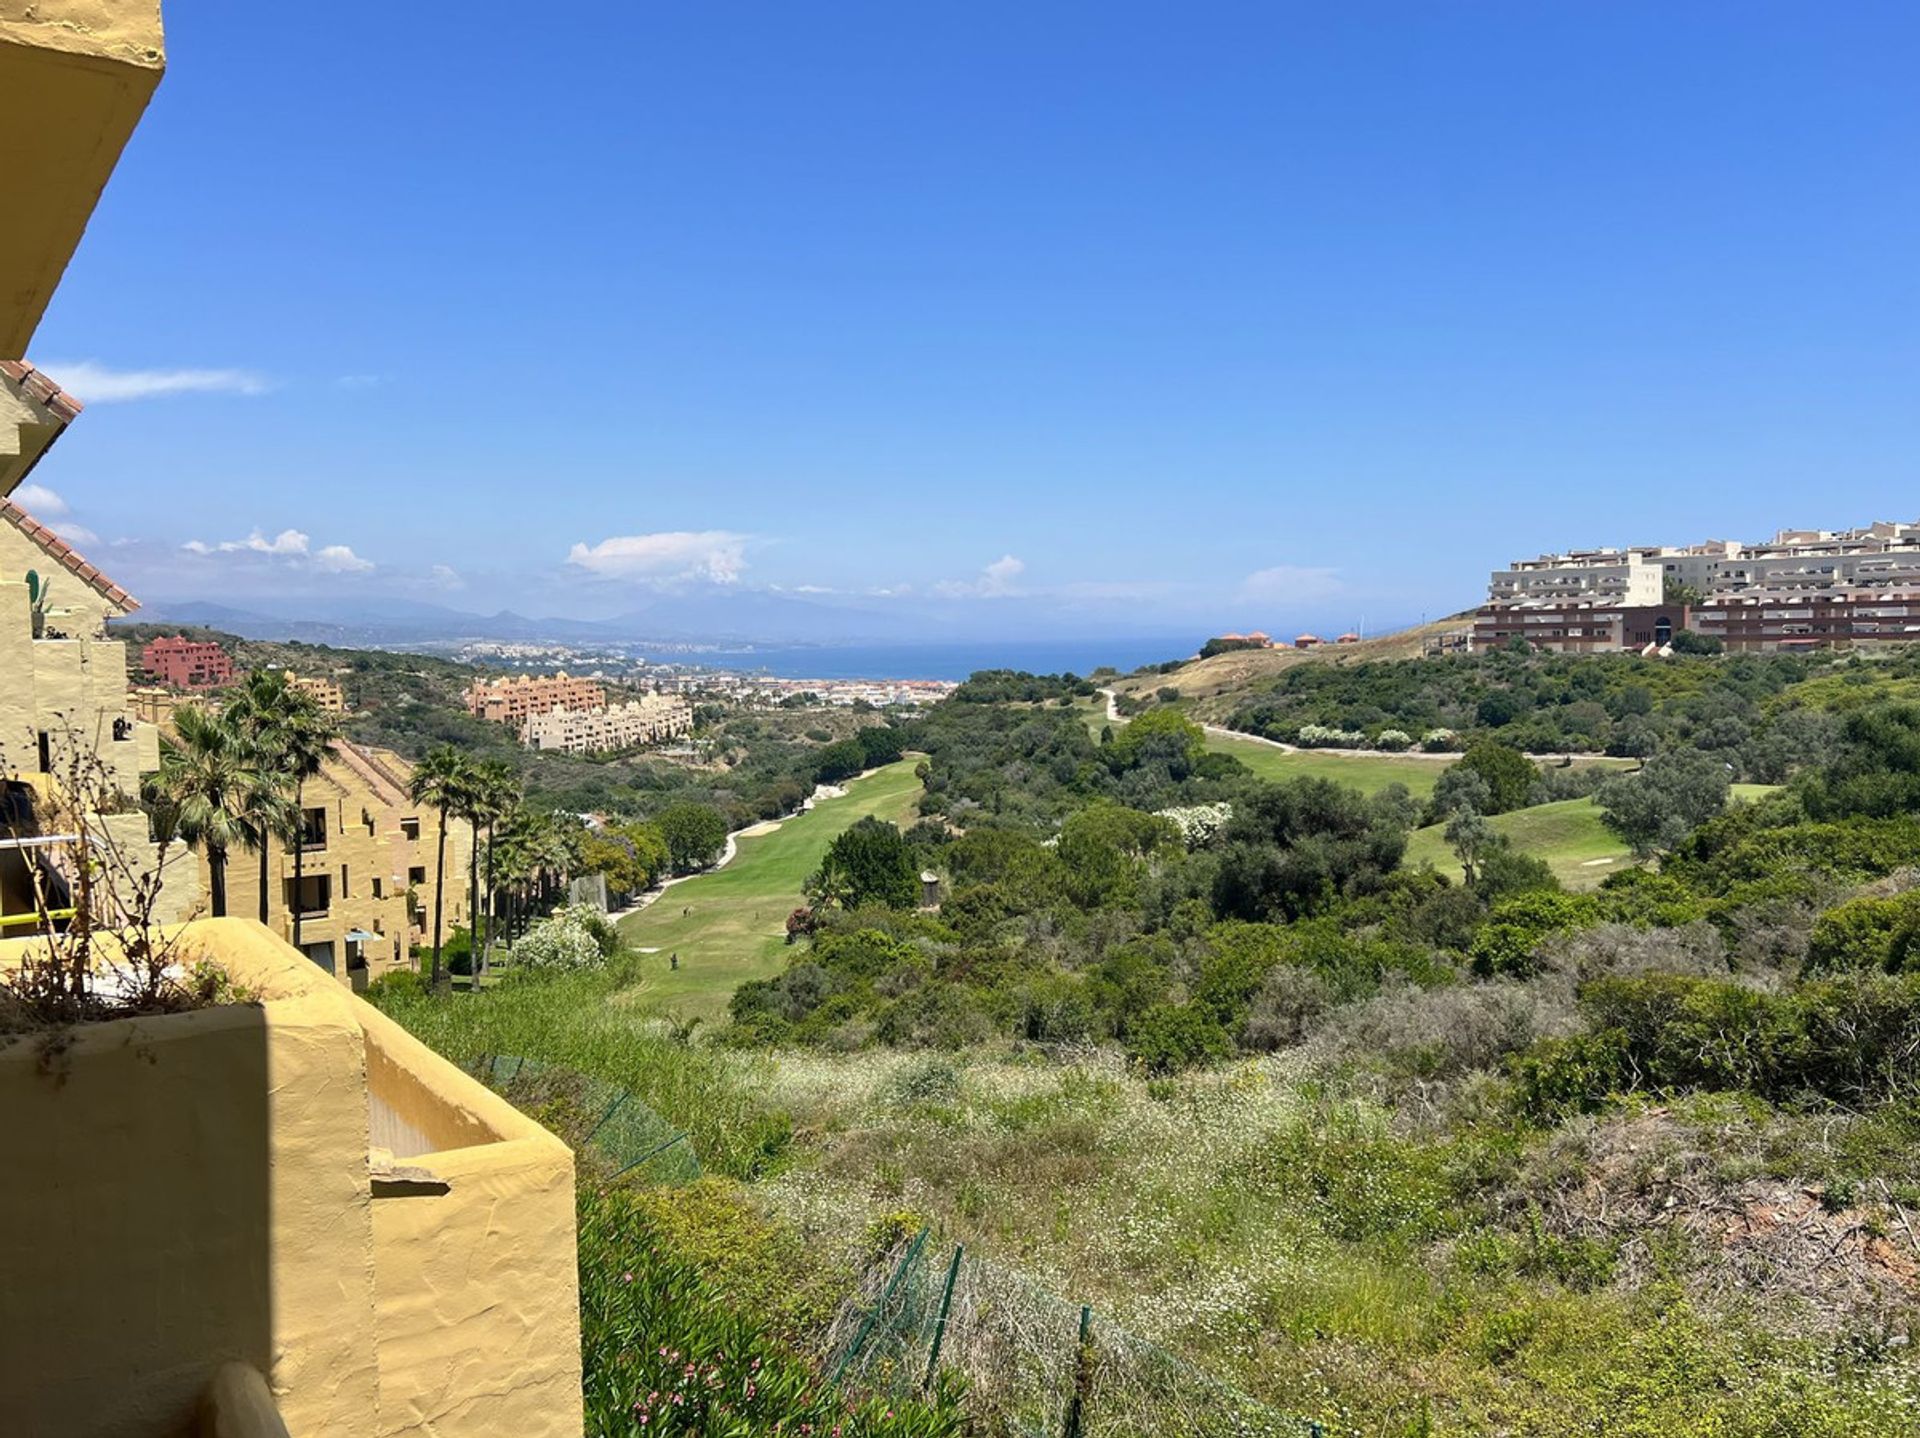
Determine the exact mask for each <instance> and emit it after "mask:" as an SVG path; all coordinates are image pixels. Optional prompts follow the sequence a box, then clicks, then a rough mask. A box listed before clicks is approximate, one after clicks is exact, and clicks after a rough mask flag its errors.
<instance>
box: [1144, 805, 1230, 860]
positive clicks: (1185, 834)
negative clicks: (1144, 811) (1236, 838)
mask: <svg viewBox="0 0 1920 1438" xmlns="http://www.w3.org/2000/svg"><path fill="white" fill-rule="evenodd" d="M1155 817H1156V818H1160V819H1165V820H1167V821H1168V822H1170V823H1171V824H1172V825H1173V827H1174V828H1176V829H1178V830H1179V831H1180V842H1181V843H1183V844H1185V845H1186V846H1187V847H1188V848H1189V849H1197V848H1199V847H1200V846H1201V845H1203V844H1208V843H1211V842H1212V841H1213V838H1214V836H1215V835H1216V834H1218V833H1219V832H1220V831H1221V830H1222V829H1224V828H1226V826H1227V820H1229V819H1231V818H1232V817H1233V805H1231V804H1229V803H1227V802H1225V801H1224V800H1223V801H1221V802H1220V803H1218V804H1189V805H1188V806H1187V807H1186V808H1184V809H1160V810H1157V811H1156V813H1155Z"/></svg>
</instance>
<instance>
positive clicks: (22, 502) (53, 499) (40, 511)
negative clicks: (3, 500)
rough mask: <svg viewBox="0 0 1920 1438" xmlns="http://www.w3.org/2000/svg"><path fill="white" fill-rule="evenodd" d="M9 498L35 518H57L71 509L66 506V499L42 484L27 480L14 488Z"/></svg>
mask: <svg viewBox="0 0 1920 1438" xmlns="http://www.w3.org/2000/svg"><path fill="white" fill-rule="evenodd" d="M11 498H12V499H13V502H14V503H15V504H17V505H19V506H20V507H21V508H22V509H24V510H26V511H27V513H29V514H31V515H32V516H33V517H34V518H35V519H59V518H61V517H62V516H63V515H67V514H71V513H72V512H73V511H72V510H71V509H69V508H68V507H67V502H66V500H64V499H62V498H61V497H60V496H59V495H58V494H56V493H54V491H52V490H51V489H48V488H47V487H46V486H45V485H44V484H34V483H32V482H31V481H29V482H28V483H26V484H23V485H21V486H20V487H19V488H18V489H16V490H15V491H14V492H13V494H12V496H11Z"/></svg>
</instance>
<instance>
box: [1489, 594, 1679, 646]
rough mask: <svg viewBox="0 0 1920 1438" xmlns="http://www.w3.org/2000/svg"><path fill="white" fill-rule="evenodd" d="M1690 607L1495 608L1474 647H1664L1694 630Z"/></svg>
mask: <svg viewBox="0 0 1920 1438" xmlns="http://www.w3.org/2000/svg"><path fill="white" fill-rule="evenodd" d="M1688 618H1689V611H1688V609H1687V607H1686V606H1685V605H1661V604H1635V605H1624V604H1604V603H1592V602H1581V601H1577V600H1559V601H1552V602H1538V603H1534V604H1489V605H1487V606H1486V607H1485V608H1483V609H1482V610H1481V611H1480V612H1479V613H1478V614H1477V615H1475V616H1474V622H1473V646H1472V647H1473V648H1474V649H1487V648H1491V647H1493V646H1495V645H1500V644H1506V643H1509V642H1511V641H1512V640H1515V639H1524V640H1526V641H1527V643H1528V644H1529V645H1530V646H1531V647H1532V648H1535V649H1544V650H1548V651H1549V652H1552V653H1555V654H1616V653H1619V652H1621V651H1622V650H1629V649H1631V650H1640V649H1645V648H1646V647H1647V646H1648V645H1649V644H1651V645H1653V646H1654V647H1655V648H1660V647H1662V646H1664V645H1666V644H1667V643H1669V642H1670V641H1671V640H1672V639H1673V636H1674V635H1675V634H1678V633H1679V632H1680V631H1681V630H1683V629H1685V628H1687V627H1688Z"/></svg>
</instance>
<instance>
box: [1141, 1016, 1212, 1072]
mask: <svg viewBox="0 0 1920 1438" xmlns="http://www.w3.org/2000/svg"><path fill="white" fill-rule="evenodd" d="M1127 1052H1128V1053H1130V1054H1132V1055H1133V1056H1134V1057H1135V1058H1136V1059H1138V1060H1140V1062H1141V1063H1143V1064H1145V1065H1146V1066H1147V1068H1148V1069H1149V1070H1151V1071H1152V1072H1154V1073H1168V1072H1171V1071H1172V1070H1174V1069H1183V1068H1191V1067H1192V1066H1193V1065H1195V1064H1198V1063H1206V1062H1208V1061H1210V1060H1217V1059H1223V1058H1226V1057H1227V1056H1228V1055H1229V1054H1231V1053H1232V1052H1233V1040H1232V1039H1230V1038H1228V1036H1227V1031H1226V1029H1224V1028H1222V1027H1221V1025H1220V1020H1219V1019H1218V1018H1216V1017H1215V1016H1214V1013H1213V1011H1212V1010H1211V1009H1209V1008H1207V1007H1206V1006H1205V1005H1203V1004H1198V1003H1185V1004H1155V1005H1154V1006H1153V1007H1152V1008H1150V1009H1148V1010H1147V1011H1146V1012H1145V1013H1144V1014H1142V1015H1141V1016H1140V1021H1139V1022H1138V1023H1137V1024H1135V1025H1134V1026H1133V1031H1132V1032H1131V1033H1129V1034H1128V1035H1127Z"/></svg>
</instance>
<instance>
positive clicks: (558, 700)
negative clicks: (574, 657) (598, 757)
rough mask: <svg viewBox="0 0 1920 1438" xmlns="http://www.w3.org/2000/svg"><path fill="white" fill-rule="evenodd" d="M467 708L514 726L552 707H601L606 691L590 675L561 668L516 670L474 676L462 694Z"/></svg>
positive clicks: (479, 714)
mask: <svg viewBox="0 0 1920 1438" xmlns="http://www.w3.org/2000/svg"><path fill="white" fill-rule="evenodd" d="M465 698H466V704H467V712H468V713H469V714H471V715H473V716H474V717H475V718H476V719H490V720H492V721H493V722H494V723H496V724H507V725H510V726H512V727H513V728H515V729H521V728H524V727H525V726H526V722H527V720H529V719H531V718H532V717H533V716H534V715H536V714H549V713H551V712H553V711H554V710H555V709H604V708H606V707H607V691H606V690H605V689H603V688H601V687H600V686H599V685H598V684H596V683H594V682H593V681H592V680H591V679H576V678H574V677H573V676H572V675H571V674H567V673H565V672H564V671H563V672H561V673H559V674H539V675H534V674H516V675H514V676H513V677H512V678H509V679H495V680H492V681H491V682H488V681H484V680H479V679H476V680H475V681H474V682H473V684H472V685H471V686H470V687H469V688H468V690H467V692H466V695H465Z"/></svg>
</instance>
